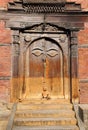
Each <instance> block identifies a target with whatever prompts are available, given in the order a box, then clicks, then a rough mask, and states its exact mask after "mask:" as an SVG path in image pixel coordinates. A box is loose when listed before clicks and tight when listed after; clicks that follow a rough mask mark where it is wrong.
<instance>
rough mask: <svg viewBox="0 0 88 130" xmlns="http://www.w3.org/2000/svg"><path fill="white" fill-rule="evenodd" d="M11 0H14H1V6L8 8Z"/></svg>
mask: <svg viewBox="0 0 88 130" xmlns="http://www.w3.org/2000/svg"><path fill="white" fill-rule="evenodd" d="M10 1H13V0H0V7H2V8H7V4H8V2H10Z"/></svg>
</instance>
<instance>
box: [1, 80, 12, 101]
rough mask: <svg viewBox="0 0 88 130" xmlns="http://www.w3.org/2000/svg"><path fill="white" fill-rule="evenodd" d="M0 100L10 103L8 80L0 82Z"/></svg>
mask: <svg viewBox="0 0 88 130" xmlns="http://www.w3.org/2000/svg"><path fill="white" fill-rule="evenodd" d="M0 100H4V101H7V102H9V101H10V80H0Z"/></svg>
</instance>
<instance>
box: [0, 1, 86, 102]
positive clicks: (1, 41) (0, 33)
mask: <svg viewBox="0 0 88 130" xmlns="http://www.w3.org/2000/svg"><path fill="white" fill-rule="evenodd" d="M9 1H13V0H0V10H1V9H5V10H6V9H7V3H8V2H9ZM67 1H69V2H71V1H72V2H76V3H81V6H82V9H83V10H88V0H67ZM10 43H11V31H10V30H9V29H6V28H5V22H4V21H0V98H1V99H3V100H4V99H6V100H9V93H10V76H11V46H10ZM78 43H79V49H78V51H79V52H78V53H79V59H78V63H79V70H78V72H79V88H80V102H81V103H88V69H87V66H88V23H85V29H84V30H81V31H80V32H79V35H78Z"/></svg>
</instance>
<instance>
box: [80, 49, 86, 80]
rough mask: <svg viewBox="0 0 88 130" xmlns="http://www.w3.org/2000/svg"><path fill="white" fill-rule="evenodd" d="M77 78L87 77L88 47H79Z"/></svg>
mask: <svg viewBox="0 0 88 130" xmlns="http://www.w3.org/2000/svg"><path fill="white" fill-rule="evenodd" d="M78 64H79V78H81V79H87V78H88V69H87V66H88V48H81V49H79V62H78Z"/></svg>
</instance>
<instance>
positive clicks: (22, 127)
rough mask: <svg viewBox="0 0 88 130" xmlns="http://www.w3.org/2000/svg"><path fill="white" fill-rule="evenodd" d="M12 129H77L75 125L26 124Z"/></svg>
mask: <svg viewBox="0 0 88 130" xmlns="http://www.w3.org/2000/svg"><path fill="white" fill-rule="evenodd" d="M12 130H79V128H78V127H77V126H74V125H73V126H70V125H69V126H47V127H46V126H40V127H28V126H14V127H13V129H12Z"/></svg>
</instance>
